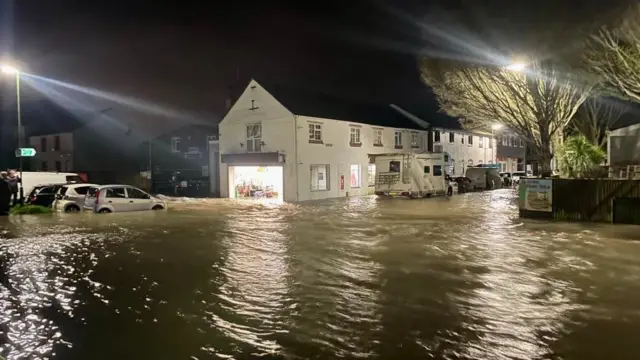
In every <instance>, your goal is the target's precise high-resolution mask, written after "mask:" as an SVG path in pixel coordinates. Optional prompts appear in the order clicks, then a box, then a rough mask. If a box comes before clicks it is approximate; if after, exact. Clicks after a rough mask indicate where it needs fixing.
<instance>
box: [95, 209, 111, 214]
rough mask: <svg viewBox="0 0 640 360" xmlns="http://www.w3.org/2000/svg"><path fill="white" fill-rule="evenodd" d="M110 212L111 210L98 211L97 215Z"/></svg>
mask: <svg viewBox="0 0 640 360" xmlns="http://www.w3.org/2000/svg"><path fill="white" fill-rule="evenodd" d="M110 212H111V210H109V209H100V210H99V211H98V213H100V214H108V213H110Z"/></svg>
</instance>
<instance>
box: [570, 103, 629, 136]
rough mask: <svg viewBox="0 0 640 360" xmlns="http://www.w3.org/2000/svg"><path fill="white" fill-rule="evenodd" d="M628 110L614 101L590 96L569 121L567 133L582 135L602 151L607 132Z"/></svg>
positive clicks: (625, 106)
mask: <svg viewBox="0 0 640 360" xmlns="http://www.w3.org/2000/svg"><path fill="white" fill-rule="evenodd" d="M628 110H629V107H628V106H627V104H624V103H621V102H620V101H617V100H616V99H612V98H607V97H601V96H590V97H589V98H588V99H587V100H586V101H585V102H584V103H583V104H582V106H581V107H580V108H579V109H578V111H577V112H576V114H575V115H574V117H573V119H572V120H571V126H570V129H569V133H572V134H582V135H584V136H585V137H586V138H587V140H589V141H590V142H591V143H593V144H596V145H597V146H599V147H601V148H603V149H604V148H605V147H606V144H607V134H606V132H607V130H609V129H610V128H611V126H612V125H613V124H615V123H616V122H617V121H618V120H620V117H621V116H622V115H623V114H624V113H626V112H627V111H628Z"/></svg>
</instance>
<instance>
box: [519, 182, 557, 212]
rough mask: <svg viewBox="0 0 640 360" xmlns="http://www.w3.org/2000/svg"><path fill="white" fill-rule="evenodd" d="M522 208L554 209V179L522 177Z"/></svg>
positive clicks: (549, 210)
mask: <svg viewBox="0 0 640 360" xmlns="http://www.w3.org/2000/svg"><path fill="white" fill-rule="evenodd" d="M519 192H520V193H519V197H520V199H519V200H520V201H519V202H520V209H522V210H529V211H545V212H551V211H552V210H553V207H552V205H553V180H551V179H520V186H519Z"/></svg>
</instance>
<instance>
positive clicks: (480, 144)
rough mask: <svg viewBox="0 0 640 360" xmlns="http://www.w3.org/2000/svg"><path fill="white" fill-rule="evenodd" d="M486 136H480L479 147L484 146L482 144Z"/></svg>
mask: <svg viewBox="0 0 640 360" xmlns="http://www.w3.org/2000/svg"><path fill="white" fill-rule="evenodd" d="M485 140H486V138H485V137H482V136H478V147H479V148H482V145H483V144H484V142H485Z"/></svg>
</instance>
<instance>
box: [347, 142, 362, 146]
mask: <svg viewBox="0 0 640 360" xmlns="http://www.w3.org/2000/svg"><path fill="white" fill-rule="evenodd" d="M349 146H351V147H362V143H352V142H350V143H349Z"/></svg>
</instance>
